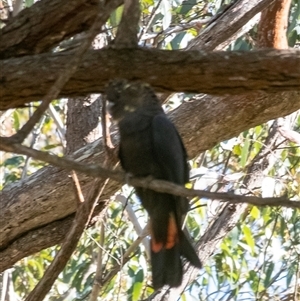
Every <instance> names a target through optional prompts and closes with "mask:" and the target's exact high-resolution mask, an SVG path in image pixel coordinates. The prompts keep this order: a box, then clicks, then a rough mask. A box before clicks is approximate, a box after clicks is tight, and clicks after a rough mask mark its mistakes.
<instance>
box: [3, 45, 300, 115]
mask: <svg viewBox="0 0 300 301" xmlns="http://www.w3.org/2000/svg"><path fill="white" fill-rule="evenodd" d="M73 56H74V53H70V52H69V53H56V54H52V55H49V54H47V55H36V56H28V57H22V58H18V59H14V60H4V61H2V62H1V67H2V74H4V75H5V76H3V77H2V78H1V80H0V89H1V93H2V95H1V103H0V109H1V110H6V109H8V108H12V107H18V106H23V105H24V104H25V103H27V102H29V101H34V100H39V99H40V98H41V97H42V96H43V95H44V91H47V90H48V89H49V87H50V86H51V85H52V84H53V82H54V79H55V77H54V76H53V75H54V74H59V73H60V72H61V70H62V67H61V66H64V65H65V64H66V62H68V61H70V60H71V58H72V57H73ZM274 61H276V64H274ZM40 66H43V68H41V67H40ZM162 66H163V68H162ZM178 66H180V68H178ZM191 74H192V75H193V76H191ZM120 77H121V78H126V79H129V80H132V79H140V80H145V81H146V82H148V83H149V84H150V85H152V86H153V87H154V88H155V89H156V90H157V91H160V92H166V91H169V92H171V91H172V92H183V91H185V92H192V93H200V92H203V93H208V94H219V95H220V94H241V93H245V92H250V91H254V90H261V91H267V92H272V93H273V92H280V91H281V92H282V91H299V90H300V51H299V50H292V49H291V50H264V51H251V52H212V53H205V52H199V51H189V52H182V51H165V50H155V49H151V50H149V49H122V50H114V49H104V50H90V51H88V52H87V53H86V55H85V57H84V59H83V61H82V64H81V66H80V67H79V68H78V70H77V72H76V73H75V74H74V75H73V76H72V77H71V79H70V81H69V82H68V83H67V84H66V85H65V87H64V88H63V89H62V91H61V93H60V96H68V97H75V96H80V95H86V94H89V93H98V92H103V91H104V87H105V84H106V83H107V81H109V80H111V79H114V78H120ZM32 78H35V80H34V81H32V80H31V79H32Z"/></svg>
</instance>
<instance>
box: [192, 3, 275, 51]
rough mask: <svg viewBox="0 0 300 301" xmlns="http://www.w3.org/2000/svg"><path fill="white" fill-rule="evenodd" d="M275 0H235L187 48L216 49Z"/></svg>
mask: <svg viewBox="0 0 300 301" xmlns="http://www.w3.org/2000/svg"><path fill="white" fill-rule="evenodd" d="M273 2H274V0H263V1H261V0H252V1H249V0H240V1H235V2H234V3H233V4H232V5H231V6H230V7H229V8H228V9H227V10H226V11H225V12H224V13H222V14H221V15H220V16H216V18H214V20H213V21H212V22H211V23H210V24H209V25H208V26H207V27H206V28H205V29H204V30H203V31H202V32H201V33H200V34H199V35H198V36H197V37H196V38H195V39H193V40H192V41H191V42H190V44H189V45H188V47H187V49H195V48H197V49H201V50H214V49H215V48H216V47H217V46H219V45H220V44H222V43H223V42H224V40H226V41H227V40H228V39H229V38H230V37H232V36H233V35H235V34H236V33H237V32H238V31H239V29H240V28H241V27H242V26H244V25H245V24H246V23H247V22H248V21H249V20H250V19H252V18H253V17H254V16H255V15H256V14H257V13H259V12H260V11H262V10H263V9H264V8H266V7H268V6H269V5H270V4H272V3H273Z"/></svg>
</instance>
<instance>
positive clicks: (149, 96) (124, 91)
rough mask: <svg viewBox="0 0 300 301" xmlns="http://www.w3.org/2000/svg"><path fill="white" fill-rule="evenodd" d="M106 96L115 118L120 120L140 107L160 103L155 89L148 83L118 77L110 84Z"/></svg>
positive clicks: (110, 111) (110, 110) (109, 108)
mask: <svg viewBox="0 0 300 301" xmlns="http://www.w3.org/2000/svg"><path fill="white" fill-rule="evenodd" d="M106 97H107V100H108V102H109V105H108V110H109V113H110V114H111V115H112V117H113V119H115V120H116V121H120V120H121V119H123V117H124V116H126V115H128V114H131V113H133V112H136V111H137V110H138V109H141V108H144V107H148V106H149V105H150V106H153V105H155V106H157V105H159V102H158V99H157V97H156V95H155V93H154V91H153V89H152V88H151V87H150V86H149V85H148V84H146V83H143V82H138V81H136V82H133V81H128V80H125V79H116V80H113V81H111V82H110V83H109V84H108V87H107V89H106Z"/></svg>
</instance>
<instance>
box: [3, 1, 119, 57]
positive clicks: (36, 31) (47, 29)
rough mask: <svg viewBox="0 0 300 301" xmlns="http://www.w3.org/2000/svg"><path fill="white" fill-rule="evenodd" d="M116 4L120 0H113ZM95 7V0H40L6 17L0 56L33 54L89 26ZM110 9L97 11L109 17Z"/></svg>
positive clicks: (49, 47)
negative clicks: (9, 17)
mask: <svg viewBox="0 0 300 301" xmlns="http://www.w3.org/2000/svg"><path fill="white" fill-rule="evenodd" d="M114 1H115V3H116V5H115V7H118V6H119V5H120V4H121V3H122V2H123V1H121V0H114ZM98 8H99V2H98V1H96V0H88V1H86V0H74V1H63V0H43V1H38V2H36V3H35V4H34V5H32V6H31V7H30V8H28V9H24V10H23V11H21V12H20V14H18V15H17V16H16V17H14V18H11V19H9V21H8V23H7V24H6V26H5V27H4V28H2V29H1V35H0V58H1V59H3V58H9V57H16V56H23V55H28V54H37V53H42V52H45V51H48V50H49V49H51V48H52V47H53V46H55V45H57V44H58V43H59V42H61V41H63V40H65V39H67V38H69V37H71V36H73V35H75V34H77V33H80V32H83V31H85V30H87V29H88V28H90V26H91V25H92V23H93V20H95V17H96V15H97V12H98ZM110 12H111V11H110V10H107V9H103V10H102V11H101V12H100V13H103V14H105V15H107V18H108V17H109V14H110ZM99 31H100V28H99Z"/></svg>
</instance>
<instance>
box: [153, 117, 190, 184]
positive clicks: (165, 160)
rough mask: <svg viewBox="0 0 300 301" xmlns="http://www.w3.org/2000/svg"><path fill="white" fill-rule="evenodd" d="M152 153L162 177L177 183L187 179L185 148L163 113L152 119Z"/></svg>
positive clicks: (184, 181)
mask: <svg viewBox="0 0 300 301" xmlns="http://www.w3.org/2000/svg"><path fill="white" fill-rule="evenodd" d="M152 139H153V149H154V155H155V158H156V160H157V163H158V164H159V165H160V166H161V167H162V168H161V169H162V170H163V179H164V180H167V181H171V182H174V183H177V184H181V185H183V184H185V183H187V182H188V180H189V168H188V164H187V155H186V150H185V148H184V146H183V143H182V141H181V138H180V136H179V134H178V132H177V130H176V128H175V126H174V125H173V123H172V122H171V121H170V120H169V119H168V118H167V116H166V115H165V114H159V115H156V116H155V117H154V118H153V120H152Z"/></svg>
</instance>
